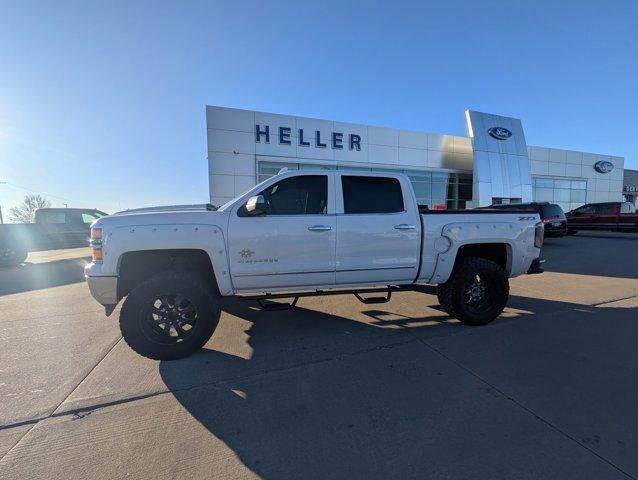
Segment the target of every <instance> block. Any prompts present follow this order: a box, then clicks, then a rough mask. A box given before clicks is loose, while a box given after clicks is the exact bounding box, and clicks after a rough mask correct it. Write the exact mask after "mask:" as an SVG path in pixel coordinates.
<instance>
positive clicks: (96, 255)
mask: <svg viewBox="0 0 638 480" xmlns="http://www.w3.org/2000/svg"><path fill="white" fill-rule="evenodd" d="M89 245H90V246H91V260H92V261H93V263H101V262H102V229H101V228H99V227H96V228H91V241H90V242H89Z"/></svg>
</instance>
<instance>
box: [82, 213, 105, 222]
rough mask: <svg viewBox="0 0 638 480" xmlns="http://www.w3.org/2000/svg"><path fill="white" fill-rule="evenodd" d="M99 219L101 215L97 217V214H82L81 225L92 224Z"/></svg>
mask: <svg viewBox="0 0 638 480" xmlns="http://www.w3.org/2000/svg"><path fill="white" fill-rule="evenodd" d="M100 217H101V215H98V214H92V213H83V214H82V223H93V222H94V221H96V220H97V219H98V218H100Z"/></svg>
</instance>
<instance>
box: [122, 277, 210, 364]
mask: <svg viewBox="0 0 638 480" xmlns="http://www.w3.org/2000/svg"><path fill="white" fill-rule="evenodd" d="M176 294H178V295H182V296H184V297H185V298H187V299H188V300H189V301H190V303H192V304H193V306H194V307H195V309H196V312H197V320H196V321H195V324H194V326H193V327H192V330H191V331H190V333H188V335H187V336H186V337H185V338H184V339H183V340H181V341H179V343H174V344H166V343H162V341H160V337H154V336H153V334H149V332H148V324H147V325H144V324H143V323H142V322H149V321H150V320H149V317H150V316H151V313H152V308H153V303H154V301H155V299H156V298H158V297H159V296H161V295H176ZM220 315H221V309H220V302H219V298H218V295H217V294H216V293H215V292H214V290H213V287H212V286H211V285H210V284H207V283H206V282H204V281H202V280H201V279H199V278H198V277H196V276H193V275H189V274H184V273H180V274H177V273H161V274H158V275H156V276H154V277H152V278H150V279H149V280H146V281H145V282H143V283H141V284H139V285H138V286H137V287H135V288H134V289H133V290H132V291H131V292H130V293H129V294H128V296H127V298H126V301H125V302H124V305H122V310H121V312H120V330H121V332H122V337H124V340H125V341H126V343H127V344H128V345H129V346H130V347H131V348H132V349H133V350H134V351H135V352H137V353H139V354H140V355H142V356H144V357H147V358H151V359H153V360H176V359H178V358H184V357H187V356H189V355H191V354H192V353H194V352H196V351H197V350H199V349H200V348H201V347H203V346H204V344H206V342H207V341H208V340H209V339H210V337H211V336H212V334H213V332H214V331H215V328H216V327H217V324H218V323H219V317H220ZM174 331H175V330H174ZM161 338H163V337H161Z"/></svg>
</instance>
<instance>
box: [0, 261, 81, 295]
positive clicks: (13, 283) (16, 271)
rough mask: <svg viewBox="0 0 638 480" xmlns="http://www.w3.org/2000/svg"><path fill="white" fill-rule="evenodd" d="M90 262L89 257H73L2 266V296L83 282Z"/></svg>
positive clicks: (0, 277)
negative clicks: (85, 268)
mask: <svg viewBox="0 0 638 480" xmlns="http://www.w3.org/2000/svg"><path fill="white" fill-rule="evenodd" d="M89 262H90V259H89V258H72V259H65V260H55V261H52V262H43V263H24V264H22V265H19V266H16V267H7V268H0V296H3V295H11V294H13V293H21V292H29V291H32V290H40V289H44V288H50V287H59V286H62V285H69V284H72V283H79V282H83V281H84V266H85V265H86V264H88V263H89Z"/></svg>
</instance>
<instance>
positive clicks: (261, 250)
mask: <svg viewBox="0 0 638 480" xmlns="http://www.w3.org/2000/svg"><path fill="white" fill-rule="evenodd" d="M312 227H324V228H323V229H322V230H310V228H312ZM335 237H336V224H335V216H334V215H308V216H306V215H300V216H271V217H269V216H263V217H246V218H239V217H236V218H234V219H231V222H230V227H229V242H228V243H229V249H228V251H229V255H230V268H231V275H232V279H233V284H234V286H235V289H237V290H259V291H263V289H268V288H283V287H291V286H310V285H331V284H334V281H335V273H334V269H335V261H334V245H335Z"/></svg>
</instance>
